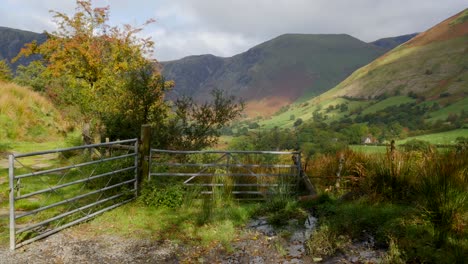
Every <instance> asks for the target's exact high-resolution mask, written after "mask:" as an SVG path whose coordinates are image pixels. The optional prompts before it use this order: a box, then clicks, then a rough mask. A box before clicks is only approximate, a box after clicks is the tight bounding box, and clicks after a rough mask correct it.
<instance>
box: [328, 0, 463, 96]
mask: <svg viewBox="0 0 468 264" xmlns="http://www.w3.org/2000/svg"><path fill="white" fill-rule="evenodd" d="M467 13H468V9H467V10H465V11H464V12H461V13H459V14H457V15H455V16H453V17H451V18H449V19H447V20H445V21H443V22H441V23H439V24H438V25H436V26H434V27H433V28H431V29H429V30H428V31H426V32H423V33H421V34H419V35H418V36H417V37H415V38H413V39H412V40H411V41H409V42H407V43H405V44H403V45H401V46H399V47H397V48H395V49H393V50H391V51H390V52H388V53H387V54H385V55H383V56H381V57H380V58H378V59H376V60H375V61H373V62H372V63H370V64H368V65H366V66H365V67H362V68H360V69H359V70H357V71H355V72H354V73H353V74H352V75H351V76H350V77H349V78H347V79H346V80H344V81H343V82H342V83H340V84H339V85H337V86H336V87H335V88H333V89H332V90H330V91H329V92H327V93H326V94H325V95H324V96H327V97H336V96H342V95H347V96H355V97H364V98H366V97H368V96H377V95H380V94H384V93H387V94H392V93H395V92H397V91H398V92H401V93H404V94H405V93H408V92H409V91H413V92H416V93H419V94H422V95H424V96H425V97H431V96H437V95H439V94H440V93H441V92H451V93H463V92H465V93H466V92H468V78H466V77H467V72H468V71H467V66H468V64H467V63H468V60H467V59H466V58H467V50H466V42H467V40H468V21H467V20H466V19H460V18H463V17H465V16H467V15H466V14H467Z"/></svg>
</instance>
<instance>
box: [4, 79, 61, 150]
mask: <svg viewBox="0 0 468 264" xmlns="http://www.w3.org/2000/svg"><path fill="white" fill-rule="evenodd" d="M64 131H65V129H64V121H63V118H62V115H61V114H60V112H59V111H58V110H57V109H56V108H55V107H54V106H53V105H52V103H51V102H50V101H49V100H48V99H46V98H45V97H43V96H42V95H40V94H39V93H37V92H34V91H32V90H31V89H29V88H27V87H23V86H19V85H16V84H13V83H4V82H0V138H1V139H2V142H3V141H7V142H8V141H10V142H13V141H34V142H46V141H53V140H57V139H60V138H61V134H62V133H63V132H64Z"/></svg>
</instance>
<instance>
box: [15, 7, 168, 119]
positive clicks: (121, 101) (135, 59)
mask: <svg viewBox="0 0 468 264" xmlns="http://www.w3.org/2000/svg"><path fill="white" fill-rule="evenodd" d="M76 4H77V7H76V12H75V13H74V14H73V15H67V14H65V13H62V12H58V11H51V13H52V14H53V16H54V19H55V22H56V24H57V30H56V31H54V32H52V33H47V36H48V37H47V41H46V42H44V43H43V44H41V45H38V44H37V43H36V42H32V43H29V44H27V45H25V47H24V48H23V49H22V50H21V51H20V53H19V54H18V56H17V57H16V58H15V59H18V58H20V57H22V56H30V55H32V54H40V55H42V60H43V64H44V66H45V67H46V68H45V75H46V76H48V77H49V80H51V81H53V82H55V83H56V84H55V85H50V86H52V87H53V88H54V94H55V95H57V96H59V97H60V99H61V100H59V101H61V102H62V103H64V104H72V105H76V106H78V107H79V108H80V110H81V113H82V114H83V116H84V119H85V122H90V121H93V122H94V123H95V124H97V123H99V120H101V119H102V117H103V116H105V115H109V113H112V112H116V111H120V110H122V109H120V108H121V106H122V105H128V103H126V100H128V96H135V94H134V93H132V91H129V90H128V89H127V88H128V87H130V86H131V84H129V83H128V82H132V81H134V80H135V79H134V78H131V76H132V75H131V74H129V73H135V72H138V71H144V72H145V74H148V72H149V73H150V75H154V77H151V78H148V81H149V80H152V79H160V78H161V77H160V74H159V72H158V71H157V70H156V68H155V67H154V65H155V61H151V60H149V59H148V57H149V56H150V55H151V53H152V50H153V45H154V43H153V41H152V40H151V39H150V38H140V37H138V33H139V32H140V31H141V30H142V29H143V28H144V27H145V26H146V25H148V24H150V23H153V22H154V20H152V19H150V20H148V21H146V22H145V23H144V24H143V25H142V26H141V27H133V26H130V25H124V26H123V27H117V26H110V25H109V24H108V21H109V7H108V6H107V7H98V8H93V7H92V2H91V0H78V1H76ZM158 76H159V77H158ZM57 82H58V83H59V85H57ZM57 86H58V88H57ZM169 86H170V84H169V83H163V84H160V85H158V86H157V87H155V86H154V85H153V86H149V88H148V89H160V90H161V91H162V90H165V89H166V88H168V87H169ZM151 87H152V88H151ZM161 91H158V92H157V94H158V95H159V97H158V98H154V97H153V98H152V99H153V101H152V102H148V101H144V102H145V103H147V104H150V105H152V104H156V105H161V101H162V100H163V93H162V92H161ZM148 92H151V91H148ZM154 93H155V91H153V94H154ZM140 96H145V95H144V94H140ZM132 100H135V98H132ZM137 101H138V100H137ZM148 108H150V106H148V105H147V106H145V107H144V109H148ZM145 121H148V120H145ZM95 127H100V126H99V125H95Z"/></svg>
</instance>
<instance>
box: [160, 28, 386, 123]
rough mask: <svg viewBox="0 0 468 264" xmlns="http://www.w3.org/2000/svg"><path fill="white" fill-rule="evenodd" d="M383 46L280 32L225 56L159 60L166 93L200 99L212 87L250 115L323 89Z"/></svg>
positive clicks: (342, 36) (338, 37) (346, 37)
mask: <svg viewBox="0 0 468 264" xmlns="http://www.w3.org/2000/svg"><path fill="white" fill-rule="evenodd" d="M384 52H385V49H383V48H381V47H378V46H375V45H373V44H369V43H365V42H363V41H360V40H358V39H356V38H354V37H352V36H349V35H345V34H334V35H332V34H330V35H322V34H320V35H318V34H317V35H315V34H313V35H312V34H285V35H281V36H279V37H277V38H275V39H272V40H270V41H267V42H264V43H262V44H260V45H258V46H255V47H253V48H251V49H249V50H248V51H246V52H243V53H241V54H238V55H235V56H233V57H229V58H221V57H216V56H213V55H200V56H190V57H186V58H183V59H180V60H175V61H167V62H162V63H161V64H162V73H163V75H164V76H165V77H166V79H168V80H174V81H175V83H176V86H175V88H174V90H173V92H172V94H171V95H170V96H172V97H174V96H181V95H185V96H192V97H194V98H195V99H196V100H198V101H202V100H204V99H205V98H206V97H207V96H208V95H209V92H210V91H211V90H212V89H213V88H221V89H224V90H226V91H228V92H229V93H231V94H235V95H237V96H239V97H241V98H244V99H245V100H246V102H247V106H248V107H247V112H248V113H249V114H251V115H257V114H259V115H263V114H272V113H273V112H276V111H277V110H278V109H280V108H281V107H282V106H285V105H288V104H290V103H292V102H294V101H296V100H298V99H300V100H301V99H302V100H304V99H307V98H310V97H312V96H314V95H318V94H320V93H322V92H324V91H327V90H328V89H330V88H331V87H334V86H335V85H337V84H338V83H339V82H340V81H342V80H343V79H344V78H346V77H347V76H348V75H349V74H351V73H352V72H353V71H354V70H356V69H358V68H359V67H361V66H363V65H365V64H367V63H369V62H370V61H372V60H373V59H375V58H377V57H378V56H380V55H382V54H383V53H384Z"/></svg>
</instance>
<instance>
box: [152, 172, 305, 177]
mask: <svg viewBox="0 0 468 264" xmlns="http://www.w3.org/2000/svg"><path fill="white" fill-rule="evenodd" d="M150 175H151V176H174V177H187V176H202V177H207V176H232V177H244V176H255V177H257V176H262V177H263V176H267V177H268V176H273V177H280V176H288V177H290V176H297V174H286V173H285V174H283V173H270V174H267V173H255V174H253V173H171V172H159V173H150Z"/></svg>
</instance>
